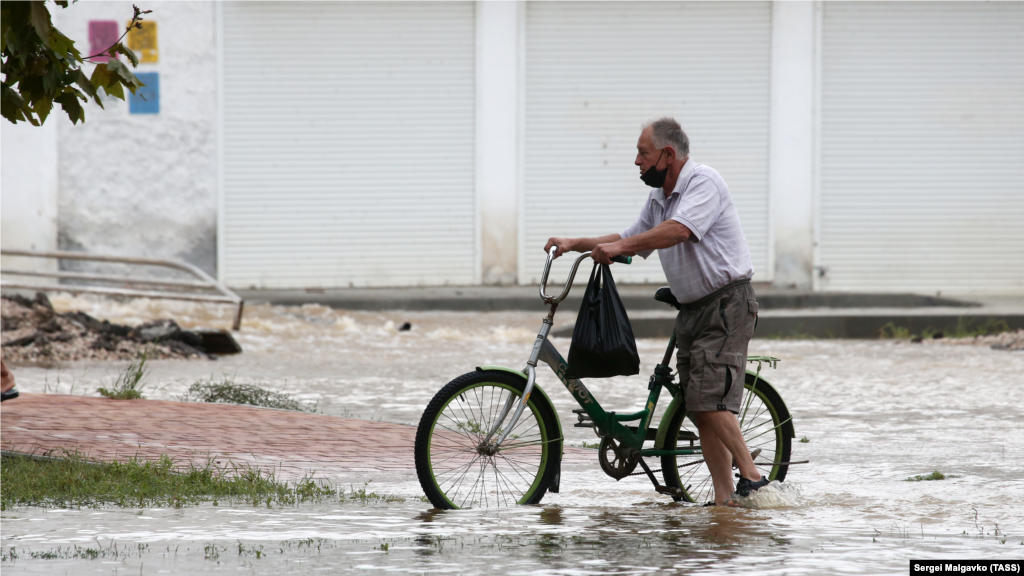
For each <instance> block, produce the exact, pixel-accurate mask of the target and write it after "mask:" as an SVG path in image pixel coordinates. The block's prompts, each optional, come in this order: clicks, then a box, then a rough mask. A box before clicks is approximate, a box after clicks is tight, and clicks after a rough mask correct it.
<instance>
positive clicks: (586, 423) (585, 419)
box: [572, 408, 594, 428]
mask: <svg viewBox="0 0 1024 576" xmlns="http://www.w3.org/2000/svg"><path fill="white" fill-rule="evenodd" d="M586 412H587V411H586V410H584V409H583V408H577V409H575V410H573V411H572V413H573V414H575V415H576V418H578V419H579V421H578V423H577V424H573V426H575V427H576V428H590V427H591V426H593V425H594V421H593V420H591V419H590V415H589V414H587V413H586Z"/></svg>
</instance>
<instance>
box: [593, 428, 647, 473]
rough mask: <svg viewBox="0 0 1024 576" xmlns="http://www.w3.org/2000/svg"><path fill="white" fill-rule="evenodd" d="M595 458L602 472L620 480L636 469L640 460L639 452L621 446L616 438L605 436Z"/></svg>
mask: <svg viewBox="0 0 1024 576" xmlns="http://www.w3.org/2000/svg"><path fill="white" fill-rule="evenodd" d="M597 459H598V461H599V462H600V463H601V469H602V470H604V473H605V474H607V475H609V476H611V477H612V478H615V479H616V480H621V479H623V478H625V477H626V476H629V475H630V473H631V472H633V470H635V469H636V463H637V462H639V461H640V453H639V452H637V451H636V450H633V449H631V448H629V447H626V446H623V445H622V444H621V443H620V442H619V441H618V440H616V439H614V438H610V437H608V436H605V437H604V438H602V439H601V445H600V446H599V447H598V449H597Z"/></svg>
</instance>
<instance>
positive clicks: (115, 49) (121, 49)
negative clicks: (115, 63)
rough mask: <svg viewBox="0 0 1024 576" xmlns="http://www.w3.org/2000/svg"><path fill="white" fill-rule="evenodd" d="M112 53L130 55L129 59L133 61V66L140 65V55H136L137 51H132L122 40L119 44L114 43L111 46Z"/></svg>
mask: <svg viewBox="0 0 1024 576" xmlns="http://www.w3.org/2000/svg"><path fill="white" fill-rule="evenodd" d="M110 53H111V54H118V53H120V54H124V55H125V56H127V57H128V60H130V61H131V63H132V68H138V67H139V57H138V56H136V55H135V52H132V51H131V50H130V49H129V48H128V47H127V46H125V45H124V44H123V43H121V42H118V43H117V44H114V45H113V46H111V47H110Z"/></svg>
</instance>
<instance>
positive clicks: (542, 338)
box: [479, 305, 557, 456]
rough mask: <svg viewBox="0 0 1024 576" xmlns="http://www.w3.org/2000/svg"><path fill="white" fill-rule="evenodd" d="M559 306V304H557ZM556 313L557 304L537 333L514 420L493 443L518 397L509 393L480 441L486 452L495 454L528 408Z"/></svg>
mask: <svg viewBox="0 0 1024 576" xmlns="http://www.w3.org/2000/svg"><path fill="white" fill-rule="evenodd" d="M556 306H557V305H556ZM554 315H555V306H552V307H551V312H550V313H549V314H548V317H547V318H545V319H544V324H543V325H541V327H540V332H539V333H537V339H536V340H535V341H534V342H533V351H532V352H530V359H529V360H527V361H526V369H525V372H526V387H525V388H523V397H522V399H521V400H520V401H519V406H517V407H516V411H515V413H514V414H512V420H511V421H510V422H509V425H508V426H507V427H505V429H504V431H502V432H501V435H500V436H499V437H498V439H497V440H496V441H494V443H491V438H493V437H494V435H495V434H496V433H497V432H498V430H500V429H501V425H502V423H503V422H504V421H505V417H506V416H508V413H509V411H510V410H511V409H512V405H513V404H514V403H515V399H516V397H515V396H513V395H509V397H508V400H507V401H506V402H505V406H504V407H503V408H502V410H501V414H499V415H498V418H497V419H496V420H495V421H494V426H493V427H491V430H490V432H488V433H487V436H486V437H485V438H484V440H483V442H481V443H480V448H479V449H480V450H482V451H483V452H485V453H486V454H488V455H489V456H490V455H494V454H495V453H496V452H497V451H498V447H499V446H501V443H502V442H504V441H505V438H507V437H508V435H509V434H510V433H511V432H512V429H513V428H515V427H516V423H518V422H519V417H520V416H522V415H523V409H525V408H526V403H527V402H529V401H530V394H531V393H532V392H533V385H534V383H535V382H536V381H537V359H538V358H540V352H541V348H543V346H544V342H546V341H547V339H548V334H549V333H550V332H551V326H552V325H554V320H552V317H553V316H554Z"/></svg>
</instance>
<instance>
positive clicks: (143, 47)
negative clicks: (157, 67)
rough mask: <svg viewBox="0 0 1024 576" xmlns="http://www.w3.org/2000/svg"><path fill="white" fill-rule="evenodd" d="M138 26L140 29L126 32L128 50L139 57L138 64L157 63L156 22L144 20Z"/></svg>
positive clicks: (158, 57)
mask: <svg viewBox="0 0 1024 576" xmlns="http://www.w3.org/2000/svg"><path fill="white" fill-rule="evenodd" d="M140 24H142V28H132V29H131V31H130V32H128V48H130V49H131V51H132V52H135V55H136V56H138V57H139V62H157V61H159V60H160V52H159V51H158V49H157V41H156V22H153V21H150V20H146V21H145V22H140Z"/></svg>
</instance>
